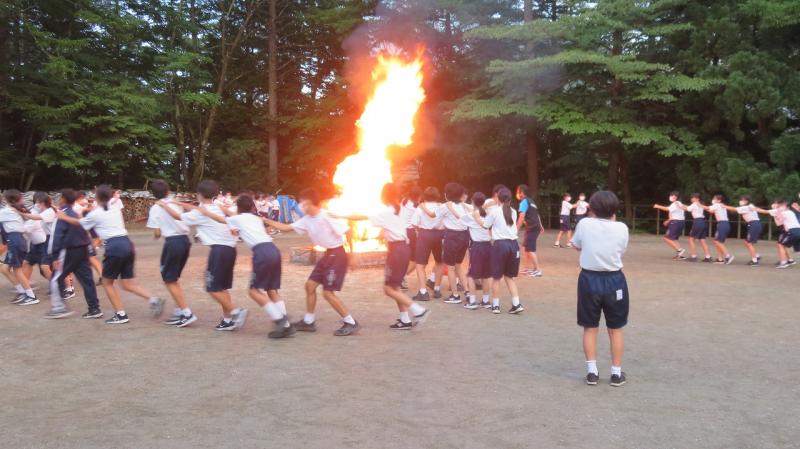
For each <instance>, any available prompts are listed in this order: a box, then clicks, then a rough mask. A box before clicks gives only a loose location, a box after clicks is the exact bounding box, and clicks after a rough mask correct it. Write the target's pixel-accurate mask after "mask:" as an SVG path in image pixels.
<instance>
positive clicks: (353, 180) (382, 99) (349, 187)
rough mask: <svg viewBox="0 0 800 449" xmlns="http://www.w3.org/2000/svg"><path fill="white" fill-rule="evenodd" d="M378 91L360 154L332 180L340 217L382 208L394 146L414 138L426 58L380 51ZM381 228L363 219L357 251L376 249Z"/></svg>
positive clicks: (367, 113) (333, 206)
mask: <svg viewBox="0 0 800 449" xmlns="http://www.w3.org/2000/svg"><path fill="white" fill-rule="evenodd" d="M372 80H373V83H374V89H373V91H372V95H370V97H369V100H368V101H367V104H366V105H365V107H364V112H363V113H362V114H361V118H359V119H358V121H357V122H356V126H357V127H358V152H357V153H356V154H353V155H351V156H348V157H347V158H345V160H344V161H342V162H341V163H340V164H339V165H338V166H337V167H336V173H335V174H334V176H333V183H334V184H335V185H336V186H337V187H338V189H339V192H340V195H339V196H338V197H336V198H334V199H332V200H331V201H330V202H329V204H328V207H329V208H330V210H331V211H333V212H335V213H337V214H340V215H353V214H359V215H369V214H372V213H374V212H376V211H379V210H381V208H382V207H384V206H383V204H382V203H381V189H382V188H383V186H384V184H386V183H390V182H392V164H391V161H390V160H389V157H388V155H387V152H388V150H389V148H390V147H393V146H394V147H406V146H408V145H410V144H411V143H412V138H413V136H414V119H415V117H416V115H417V111H419V108H420V105H421V104H422V102H423V101H424V100H425V90H424V89H423V88H422V60H421V59H420V57H419V56H418V57H417V58H416V59H415V60H413V61H411V62H407V61H404V60H403V59H401V58H399V57H396V56H386V55H379V56H378V58H377V64H376V65H375V68H374V69H373V71H372ZM378 232H379V230H377V229H372V228H370V226H369V225H368V224H367V223H359V224H358V225H357V227H356V232H355V234H356V235H355V236H354V243H353V250H355V251H369V250H372V249H377V247H378V243H377V241H375V237H377V234H378Z"/></svg>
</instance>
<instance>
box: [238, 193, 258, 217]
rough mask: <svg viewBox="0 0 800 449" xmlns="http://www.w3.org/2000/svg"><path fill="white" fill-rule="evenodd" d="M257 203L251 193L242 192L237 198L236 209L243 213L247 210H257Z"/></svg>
mask: <svg viewBox="0 0 800 449" xmlns="http://www.w3.org/2000/svg"><path fill="white" fill-rule="evenodd" d="M255 209H256V203H255V201H253V197H252V196H250V194H249V193H240V194H239V196H238V197H237V198H236V210H237V211H238V212H239V213H240V214H243V213H245V212H255Z"/></svg>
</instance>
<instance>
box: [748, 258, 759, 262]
mask: <svg viewBox="0 0 800 449" xmlns="http://www.w3.org/2000/svg"><path fill="white" fill-rule="evenodd" d="M750 260H752V261H753V263H756V262H758V257H753V258H752V259H750Z"/></svg>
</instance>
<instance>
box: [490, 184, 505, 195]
mask: <svg viewBox="0 0 800 449" xmlns="http://www.w3.org/2000/svg"><path fill="white" fill-rule="evenodd" d="M503 189H508V187H506V186H505V184H495V185H494V187H492V195H497V194H498V193H499V192H500V191H501V190H503Z"/></svg>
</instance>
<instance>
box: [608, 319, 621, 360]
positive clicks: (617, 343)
mask: <svg viewBox="0 0 800 449" xmlns="http://www.w3.org/2000/svg"><path fill="white" fill-rule="evenodd" d="M608 338H609V340H610V341H611V366H622V353H623V352H624V351H625V340H624V338H623V336H622V328H619V329H609V330H608Z"/></svg>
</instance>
